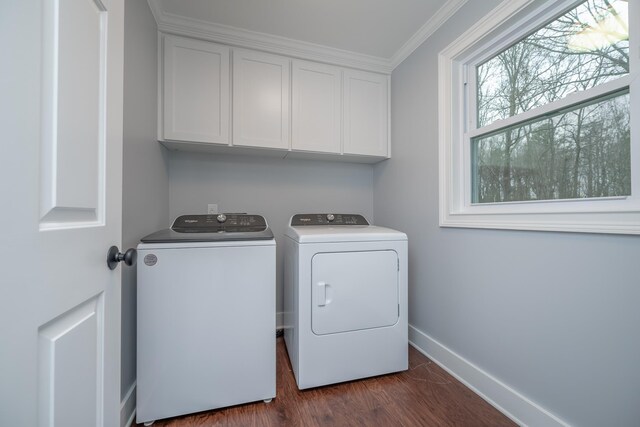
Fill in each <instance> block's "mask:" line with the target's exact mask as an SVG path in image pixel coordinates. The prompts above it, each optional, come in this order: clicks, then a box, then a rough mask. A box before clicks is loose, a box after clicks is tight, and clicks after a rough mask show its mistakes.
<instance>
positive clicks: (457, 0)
mask: <svg viewBox="0 0 640 427" xmlns="http://www.w3.org/2000/svg"><path fill="white" fill-rule="evenodd" d="M147 1H148V3H149V6H150V8H151V11H152V13H153V15H154V18H155V20H156V22H157V24H158V30H159V31H161V32H165V33H171V34H177V35H184V36H189V37H195V38H200V39H205V40H211V41H215V42H219V43H224V44H228V45H232V46H239V47H245V48H250V49H256V50H261V51H266V52H271V53H277V54H281V55H287V56H291V57H295V58H301V59H307V60H313V61H319V62H325V63H330V64H336V65H340V66H346V67H351V68H357V69H363V70H369V71H375V72H379V73H384V74H390V73H391V72H392V71H393V69H394V68H395V67H397V66H398V65H399V64H400V63H401V62H402V61H403V60H404V59H406V58H407V57H408V56H409V55H410V54H411V53H412V52H413V51H414V50H415V49H417V48H418V47H419V46H420V45H421V44H422V43H423V42H424V41H425V40H427V38H429V36H431V35H432V34H433V33H434V32H435V31H436V30H437V29H438V28H439V27H440V26H442V25H443V24H444V23H445V22H446V21H447V19H449V18H450V17H451V16H452V15H453V14H454V13H455V12H456V11H457V10H458V9H460V7H461V6H462V5H464V4H465V3H466V2H467V0H430V1H428V2H426V0H420V2H419V3H412V2H414V1H415V0H405V6H406V7H405V9H404V11H405V13H404V16H400V14H399V16H395V17H390V18H389V21H390V22H394V23H396V25H399V26H401V25H402V23H403V22H404V21H403V19H404V20H405V21H406V20H407V19H409V17H408V16H407V13H406V12H407V11H410V10H409V9H410V7H411V5H412V4H414V5H415V4H418V5H420V6H421V9H420V11H421V12H422V14H423V15H425V16H423V17H424V18H426V20H425V22H424V23H423V24H422V26H421V27H420V28H418V29H417V30H416V31H415V32H414V33H413V34H410V37H409V38H408V39H406V40H405V38H406V37H407V36H406V34H405V33H399V32H398V30H397V29H394V28H392V27H391V26H389V25H388V26H387V28H381V27H383V26H380V25H376V27H375V29H376V31H371V30H370V29H371V26H369V27H368V28H369V30H368V31H367V27H366V26H364V25H363V26H361V27H360V28H359V27H357V26H356V25H354V26H353V31H351V30H352V29H351V28H350V27H348V28H345V27H344V25H343V27H338V28H337V32H336V35H338V34H345V40H344V43H342V40H340V41H339V42H336V40H335V37H334V38H333V40H332V41H331V43H314V42H313V41H310V40H309V39H312V40H313V38H314V37H315V40H318V34H320V33H318V30H321V31H326V29H325V28H323V27H326V25H323V24H322V23H318V24H317V26H315V27H314V28H313V29H312V28H310V30H309V37H306V34H305V33H304V31H305V28H304V27H302V28H300V26H298V28H297V30H298V31H297V32H296V31H293V29H292V28H288V29H289V31H288V32H287V31H284V30H282V31H281V28H280V27H278V26H277V24H278V23H277V22H271V27H269V26H265V25H262V26H260V25H256V22H257V20H256V19H255V17H253V18H254V19H253V21H252V22H250V21H251V20H245V21H242V20H239V19H238V16H242V13H245V14H246V11H245V10H241V9H239V10H232V11H231V12H233V13H235V15H234V14H233V13H228V14H227V16H228V22H232V23H235V24H236V25H243V27H250V28H243V27H240V26H232V25H227V22H212V21H213V19H211V17H208V16H207V15H206V14H205V13H203V8H207V7H210V8H214V7H223V6H224V7H225V8H226V9H225V10H223V12H228V9H229V8H230V7H231V8H233V7H236V8H237V7H239V6H238V5H241V4H243V3H242V2H240V1H239V0H234V2H227V3H224V2H223V1H220V0H179V1H180V2H179V3H170V2H173V1H176V0H147ZM188 1H192V6H193V8H189V6H190V5H189V3H188ZM245 1H246V4H250V2H251V0H245ZM287 1H288V0H280V1H278V2H273V3H271V4H273V5H274V7H280V8H281V9H280V10H278V11H276V13H275V15H276V16H279V15H283V18H282V19H285V18H284V16H285V15H286V13H285V12H287V8H286V7H287V6H293V5H295V6H296V7H297V8H298V9H297V10H296V13H298V15H297V16H299V17H300V20H301V21H302V22H306V23H307V25H309V26H311V24H309V22H311V23H313V22H314V17H313V16H311V15H304V13H306V10H305V9H304V8H303V9H300V8H301V7H303V6H301V5H300V4H297V3H296V4H294V3H288V4H287ZM386 1H388V0H381V2H379V3H377V4H378V5H381V6H384V7H389V4H387V3H386ZM167 2H169V3H167ZM216 2H217V3H216ZM374 3H375V2H374ZM390 3H394V2H390ZM395 3H396V5H397V4H398V3H397V2H395ZM258 4H260V5H262V4H261V3H258ZM341 4H342V5H344V4H347V3H341ZM372 4H373V3H372ZM167 5H169V6H172V7H174V10H177V11H178V12H179V13H171V12H170V11H168V10H166V9H168V8H167ZM254 6H255V3H254ZM198 8H199V9H198ZM169 9H170V8H169ZM357 9H358V8H357V7H353V8H352V9H348V8H347V9H345V10H344V11H343V10H340V20H341V22H342V23H343V24H345V23H348V22H356V21H357V19H358V16H342V12H344V13H347V14H348V13H351V14H354V12H355V11H357ZM204 11H208V9H204ZM325 11H326V10H325ZM279 12H282V13H279ZM309 12H311V11H310V10H309ZM358 12H359V11H358ZM385 13H386V12H385ZM358 15H360V13H358ZM423 17H420V19H422V18H423ZM202 18H205V19H202ZM206 18H210V19H206ZM216 18H217V17H216ZM272 18H273V17H272ZM305 19H306V21H305ZM385 19H386V18H385ZM411 19H412V21H411V22H412V23H413V25H414V26H415V25H416V24H418V25H419V24H420V23H421V22H419V21H416V17H411ZM218 20H220V19H218ZM222 21H224V16H223V19H222ZM287 22H288V21H281V23H282V24H286V23H287ZM369 24H372V22H369ZM256 27H259V28H260V29H265V28H266V29H267V31H268V30H269V29H271V30H273V29H274V28H276V29H277V30H278V31H280V32H281V33H284V34H286V35H291V34H293V35H294V36H297V37H295V38H292V37H286V36H283V35H278V34H273V33H271V32H270V31H269V32H263V31H256V30H255V28H256ZM282 27H283V28H284V27H285V25H282ZM294 29H295V28H294ZM340 29H341V30H342V31H343V32H342V33H340V32H339V30H340ZM314 30H316V31H315V33H314ZM359 30H360V31H362V32H365V31H366V35H367V37H362V34H358V31H359ZM301 31H302V32H301ZM404 31H405V32H406V29H404ZM409 31H413V30H411V28H409ZM324 34H325V36H326V37H325V39H324V40H327V39H331V37H329V36H327V34H328V33H327V32H325V33H324ZM330 35H331V34H330ZM336 35H333V36H336ZM350 37H353V38H354V39H353V40H348V39H349V38H350ZM305 39H306V40H305ZM390 40H391V41H394V42H395V44H397V45H398V46H397V47H396V46H393V45H389V43H387V44H386V45H385V46H386V51H387V52H391V53H392V54H391V55H389V56H388V57H387V55H385V56H382V55H372V54H371V53H370V52H372V51H376V49H377V52H380V51H381V48H380V46H377V45H376V43H380V44H381V43H382V42H388V41H390ZM366 43H369V45H366ZM356 45H357V46H358V47H359V50H360V51H356V50H354V49H345V48H344V47H345V46H356ZM389 48H391V50H389ZM363 50H368V51H369V52H367V53H364V52H362V51H363Z"/></svg>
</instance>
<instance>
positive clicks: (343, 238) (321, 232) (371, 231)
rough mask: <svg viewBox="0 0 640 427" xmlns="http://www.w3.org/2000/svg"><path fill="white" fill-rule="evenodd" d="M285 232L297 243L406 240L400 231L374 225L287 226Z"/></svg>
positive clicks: (405, 236)
mask: <svg viewBox="0 0 640 427" xmlns="http://www.w3.org/2000/svg"><path fill="white" fill-rule="evenodd" d="M285 234H286V235H287V237H289V238H291V239H293V240H294V241H296V242H298V243H333V242H375V241H392V240H393V241H397V240H407V235H406V234H405V233H403V232H401V231H397V230H393V229H391V228H386V227H378V226H375V225H336V226H313V225H311V226H302V227H296V226H289V227H287V231H286V232H285Z"/></svg>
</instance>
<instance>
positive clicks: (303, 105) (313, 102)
mask: <svg viewBox="0 0 640 427" xmlns="http://www.w3.org/2000/svg"><path fill="white" fill-rule="evenodd" d="M292 93H293V106H292V107H293V108H292V119H291V123H292V138H291V148H292V149H293V150H303V151H317V152H324V153H336V154H339V153H340V152H341V148H342V147H341V137H340V132H341V123H342V122H341V116H342V111H341V107H342V105H341V103H342V96H341V94H342V71H341V69H340V68H338V67H332V66H329V65H324V64H318V63H315V62H307V61H294V62H293V85H292Z"/></svg>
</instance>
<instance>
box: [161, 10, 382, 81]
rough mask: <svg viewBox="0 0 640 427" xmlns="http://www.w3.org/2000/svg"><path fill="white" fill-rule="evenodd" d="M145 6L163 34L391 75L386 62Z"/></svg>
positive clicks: (377, 58)
mask: <svg viewBox="0 0 640 427" xmlns="http://www.w3.org/2000/svg"><path fill="white" fill-rule="evenodd" d="M148 3H149V6H150V7H151V12H152V14H153V16H154V17H155V19H156V23H157V24H158V31H161V32H163V33H170V34H175V35H181V36H188V37H194V38H198V39H203V40H210V41H214V42H218V43H223V44H228V45H231V46H236V47H243V48H249V49H255V50H261V51H264V52H270V53H276V54H280V55H286V56H290V57H294V58H299V59H306V60H311V61H317V62H324V63H327V64H334V65H340V66H344V67H350V68H357V69H361V70H367V71H374V72H377V73H382V74H391V71H392V70H393V69H392V68H391V66H390V64H389V60H388V59H387V58H380V57H377V56H372V55H365V54H362V53H358V52H352V51H348V50H342V49H335V48H331V47H327V46H322V45H318V44H314V43H308V42H303V41H300V40H293V39H290V38H287V37H281V36H275V35H272V34H266V33H260V32H256V31H249V30H244V29H241V28H236V27H231V26H227V25H221V24H215V23H212V22H207V21H203V20H199V19H193V18H186V17H184V16H179V15H174V14H171V13H166V12H164V11H163V10H162V8H161V7H160V0H148Z"/></svg>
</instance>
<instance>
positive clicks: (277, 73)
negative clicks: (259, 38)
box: [233, 49, 290, 149]
mask: <svg viewBox="0 0 640 427" xmlns="http://www.w3.org/2000/svg"><path fill="white" fill-rule="evenodd" d="M289 67H290V61H289V59H288V58H284V57H282V56H277V55H269V54H266V53H261V52H253V51H248V50H242V49H237V50H236V49H234V51H233V145H241V146H248V147H261V148H279V149H288V148H289V86H290V73H289Z"/></svg>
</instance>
